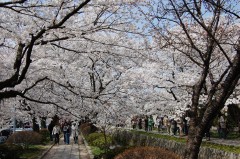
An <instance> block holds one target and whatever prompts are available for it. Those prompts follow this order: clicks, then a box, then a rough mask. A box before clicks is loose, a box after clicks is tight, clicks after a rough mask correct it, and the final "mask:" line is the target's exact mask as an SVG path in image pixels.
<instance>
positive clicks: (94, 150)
mask: <svg viewBox="0 0 240 159" xmlns="http://www.w3.org/2000/svg"><path fill="white" fill-rule="evenodd" d="M91 151H92V154H93V155H94V156H102V154H104V152H105V151H104V150H102V149H100V148H99V147H96V146H91Z"/></svg>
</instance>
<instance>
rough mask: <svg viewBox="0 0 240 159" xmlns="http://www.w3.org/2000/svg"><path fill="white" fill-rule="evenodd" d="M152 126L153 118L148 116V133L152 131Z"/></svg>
mask: <svg viewBox="0 0 240 159" xmlns="http://www.w3.org/2000/svg"><path fill="white" fill-rule="evenodd" d="M153 126H154V121H153V116H152V115H150V117H149V118H148V131H152V130H153Z"/></svg>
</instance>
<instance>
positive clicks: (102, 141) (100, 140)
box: [92, 136, 112, 149]
mask: <svg viewBox="0 0 240 159" xmlns="http://www.w3.org/2000/svg"><path fill="white" fill-rule="evenodd" d="M111 143H112V138H111V137H110V136H106V142H105V138H104V136H101V137H99V138H97V139H95V140H94V141H93V142H92V146H96V147H99V148H101V149H104V148H107V147H109V145H110V144H111Z"/></svg>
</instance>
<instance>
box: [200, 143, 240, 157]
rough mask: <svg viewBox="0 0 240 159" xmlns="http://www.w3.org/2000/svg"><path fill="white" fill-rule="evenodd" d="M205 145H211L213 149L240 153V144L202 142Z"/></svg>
mask: <svg viewBox="0 0 240 159" xmlns="http://www.w3.org/2000/svg"><path fill="white" fill-rule="evenodd" d="M201 146H204V147H209V148H212V149H217V150H222V151H226V152H233V153H237V154H240V146H228V145H220V144H215V143H209V142H202V145H201Z"/></svg>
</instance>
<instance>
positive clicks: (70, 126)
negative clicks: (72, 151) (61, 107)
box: [48, 121, 79, 144]
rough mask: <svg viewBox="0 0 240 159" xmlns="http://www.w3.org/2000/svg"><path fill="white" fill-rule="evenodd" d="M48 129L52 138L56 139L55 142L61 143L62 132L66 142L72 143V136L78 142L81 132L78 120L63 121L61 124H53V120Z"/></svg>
mask: <svg viewBox="0 0 240 159" xmlns="http://www.w3.org/2000/svg"><path fill="white" fill-rule="evenodd" d="M48 130H49V133H50V140H51V141H53V139H54V141H55V144H59V137H60V134H61V133H63V137H64V143H65V144H70V136H72V137H73V139H74V143H75V144H77V143H78V134H79V127H78V124H77V123H76V122H66V121H65V122H63V123H62V124H60V123H59V122H57V124H53V123H52V122H51V123H50V124H49V126H48Z"/></svg>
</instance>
